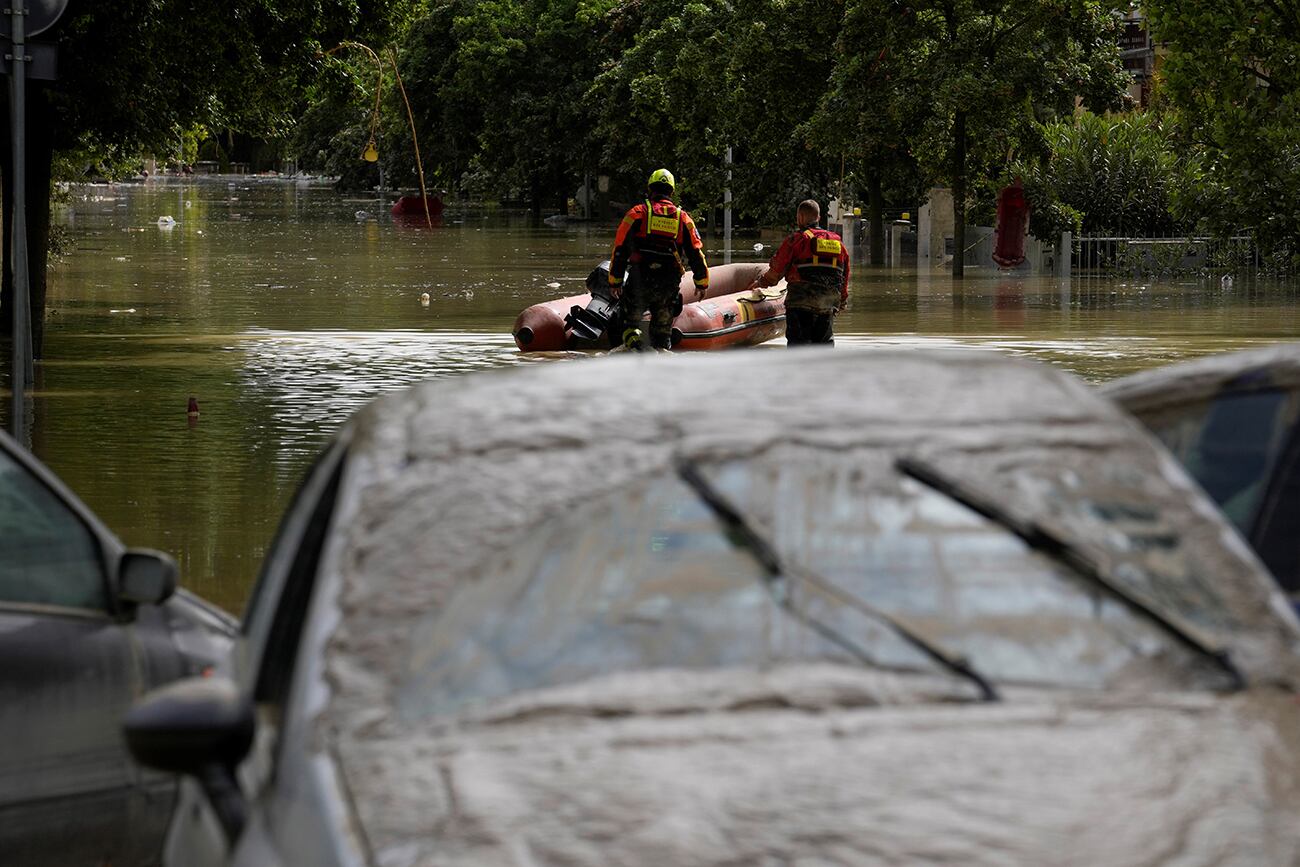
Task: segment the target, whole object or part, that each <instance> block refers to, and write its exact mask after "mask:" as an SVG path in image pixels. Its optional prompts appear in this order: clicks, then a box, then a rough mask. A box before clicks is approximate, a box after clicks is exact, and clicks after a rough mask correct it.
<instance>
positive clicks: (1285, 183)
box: [1144, 0, 1300, 267]
mask: <svg viewBox="0 0 1300 867" xmlns="http://www.w3.org/2000/svg"><path fill="white" fill-rule="evenodd" d="M1144 6H1145V7H1146V11H1147V14H1148V15H1149V18H1150V26H1151V30H1152V34H1153V36H1154V37H1155V38H1156V39H1157V40H1158V41H1159V42H1160V43H1161V44H1162V45H1164V46H1165V50H1166V51H1167V52H1168V53H1167V55H1166V57H1165V59H1164V63H1163V64H1162V66H1161V69H1160V79H1159V81H1158V85H1157V90H1156V92H1157V96H1158V98H1159V99H1160V100H1162V102H1163V103H1164V104H1166V105H1168V106H1169V108H1170V109H1171V110H1172V111H1173V112H1174V113H1175V114H1176V116H1177V117H1178V119H1179V121H1180V122H1181V123H1182V125H1183V127H1184V130H1185V135H1186V141H1187V142H1188V143H1189V144H1193V145H1200V146H1203V147H1204V148H1205V149H1206V151H1207V159H1206V175H1205V179H1204V183H1205V185H1206V187H1207V189H1209V190H1212V191H1214V192H1215V194H1216V195H1215V201H1214V207H1212V208H1211V209H1209V210H1208V211H1207V213H1206V220H1207V223H1208V228H1211V229H1214V230H1217V231H1220V232H1238V231H1242V230H1246V231H1250V232H1252V233H1254V234H1255V236H1256V238H1257V240H1258V242H1259V243H1260V244H1261V246H1262V247H1263V248H1264V250H1265V252H1268V253H1272V254H1273V255H1274V256H1275V257H1276V258H1277V260H1278V261H1279V264H1284V265H1287V266H1289V267H1300V242H1298V241H1297V240H1296V239H1297V238H1300V61H1297V58H1298V57H1300V7H1297V5H1296V4H1295V3H1294V2H1288V0H1213V2H1211V0H1156V2H1152V3H1147V4H1144Z"/></svg>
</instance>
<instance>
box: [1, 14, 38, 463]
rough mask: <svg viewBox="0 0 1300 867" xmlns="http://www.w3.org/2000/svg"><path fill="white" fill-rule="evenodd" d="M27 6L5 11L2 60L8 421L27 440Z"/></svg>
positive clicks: (30, 366)
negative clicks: (9, 194)
mask: <svg viewBox="0 0 1300 867" xmlns="http://www.w3.org/2000/svg"><path fill="white" fill-rule="evenodd" d="M26 15H27V10H26V9H22V8H19V7H18V6H17V5H15V6H14V8H13V9H11V10H9V43H10V45H9V53H8V54H7V55H6V56H5V59H6V60H8V61H9V63H10V70H9V127H10V130H11V132H12V134H13V183H12V189H13V196H14V201H13V206H12V210H13V237H12V244H11V247H10V251H9V261H10V269H11V270H12V272H13V275H14V283H13V285H14V292H13V305H14V336H13V350H14V352H13V366H12V367H11V368H10V370H11V371H12V373H13V376H12V378H11V383H12V385H13V390H14V403H13V411H12V415H11V418H12V421H13V429H14V439H16V440H18V441H19V442H20V443H23V444H26V442H27V435H26V431H27V420H26V418H25V416H26V414H27V412H26V411H27V386H28V384H29V383H31V382H32V380H33V379H35V378H36V374H35V369H34V365H33V363H32V317H31V310H29V309H28V302H29V301H30V296H29V294H28V293H29V292H30V289H29V288H28V286H29V283H30V277H29V275H28V273H27V84H26V76H27V68H26V65H25V64H26V63H27V57H26V51H27V44H26V43H27V37H26V34H25V33H24V28H25V26H26V22H25V21H24V20H23V19H24V18H25V17H26Z"/></svg>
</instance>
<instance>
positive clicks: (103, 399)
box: [0, 178, 1300, 610]
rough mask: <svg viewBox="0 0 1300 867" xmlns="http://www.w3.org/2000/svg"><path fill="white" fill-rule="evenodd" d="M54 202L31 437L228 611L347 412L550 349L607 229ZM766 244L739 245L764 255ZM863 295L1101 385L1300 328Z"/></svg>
mask: <svg viewBox="0 0 1300 867" xmlns="http://www.w3.org/2000/svg"><path fill="white" fill-rule="evenodd" d="M160 217H171V218H172V219H173V220H174V221H175V223H174V224H168V223H166V221H164V222H163V223H162V224H160V223H159V218H160ZM62 219H64V220H65V221H66V222H67V223H68V224H69V226H70V228H71V230H72V232H73V236H74V239H75V248H74V249H73V251H72V252H71V254H70V255H69V257H68V258H67V259H66V260H65V261H64V262H63V263H61V264H59V265H58V266H57V267H56V269H55V270H54V271H53V273H52V274H51V280H50V299H49V306H50V316H49V325H48V329H49V330H48V334H47V346H46V355H47V358H46V361H45V362H43V363H42V364H41V365H40V367H39V370H38V387H39V391H38V394H37V398H36V401H35V411H36V424H35V428H34V430H33V438H32V439H33V447H34V449H35V451H36V453H37V454H38V455H39V456H40V457H41V458H43V459H44V460H45V461H46V462H47V463H49V464H50V465H51V466H52V467H53V468H54V469H55V471H56V472H58V473H59V474H60V475H61V476H62V477H63V478H64V479H65V480H66V481H67V482H68V483H69V484H70V485H71V486H72V487H73V489H74V490H76V491H77V492H78V493H79V494H81V496H82V497H83V498H84V499H85V500H86V501H87V503H88V504H89V505H90V506H91V508H92V509H94V510H95V511H96V512H98V513H99V514H100V515H101V516H102V517H104V518H105V520H106V521H107V522H108V523H109V525H110V526H111V527H112V528H113V529H114V530H115V531H117V532H118V533H119V534H120V535H121V536H122V537H123V539H124V540H125V541H126V542H127V543H128V544H133V545H148V546H153V547H158V548H162V549H165V550H167V551H170V552H173V553H174V554H176V556H177V557H178V559H179V560H180V562H181V566H182V569H183V580H184V582H185V583H186V584H187V585H188V586H190V587H192V588H194V589H196V590H197V591H198V592H200V593H202V594H204V595H205V596H208V597H209V598H212V599H214V600H215V601H217V602H219V603H221V604H223V605H225V606H226V607H228V608H231V609H233V610H238V609H239V607H240V606H241V605H242V602H243V598H244V595H245V593H246V590H247V587H248V586H249V583H250V582H251V580H252V577H253V575H254V573H255V571H256V568H257V565H258V563H259V561H260V559H261V556H262V553H263V551H264V550H265V547H266V545H267V543H268V541H269V540H270V537H271V535H272V533H273V532H274V529H275V525H276V523H277V521H278V519H279V515H280V513H281V511H282V510H283V508H284V505H285V503H286V502H287V501H288V498H289V496H290V494H291V493H292V490H293V487H294V486H295V485H296V483H297V480H298V478H299V477H300V476H301V474H302V472H303V470H304V468H305V467H306V466H307V465H308V463H309V462H310V461H311V459H312V457H313V455H315V454H316V452H317V451H318V450H319V449H320V447H321V446H322V445H323V444H324V443H325V441H326V440H327V439H328V437H329V436H330V434H331V433H332V432H333V431H334V430H335V429H336V428H337V427H338V426H339V425H340V424H341V423H342V422H343V421H344V420H345V419H346V418H347V416H348V415H349V414H350V413H351V412H352V411H353V410H355V409H356V408H357V407H359V406H361V405H363V404H364V403H365V402H366V401H368V400H370V399H371V398H373V397H375V396H376V395H378V394H381V393H384V392H386V391H391V390H393V389H396V388H400V387H401V386H404V385H407V384H409V383H412V382H416V381H419V380H422V379H426V378H429V377H436V376H449V375H457V374H460V373H464V372H467V371H473V370H480V369H485V368H493V367H504V366H509V365H515V364H519V363H531V362H538V363H551V362H554V361H555V358H553V357H551V358H545V357H543V358H539V357H531V356H523V355H521V354H519V353H518V352H517V351H516V350H515V347H514V342H513V340H512V339H511V337H510V335H509V328H510V324H511V322H512V321H513V319H514V316H515V314H516V313H518V311H519V310H520V309H522V308H523V307H525V306H527V305H529V304H532V303H535V302H537V301H541V300H544V299H547V298H551V297H554V296H556V295H565V294H572V293H576V292H580V291H581V281H582V279H583V277H584V276H585V275H586V273H587V272H588V271H589V270H590V268H591V267H592V265H593V264H594V263H596V262H598V261H600V260H601V259H604V258H606V257H607V255H608V251H609V244H610V242H611V240H612V237H613V231H612V230H613V226H612V225H610V226H592V227H588V226H583V225H571V226H564V227H551V226H540V227H530V226H528V225H527V224H526V223H525V222H524V221H522V220H521V219H520V218H518V217H513V216H510V215H505V214H501V213H496V212H491V211H482V210H476V211H474V210H462V211H459V212H458V211H457V210H456V209H455V208H454V207H453V208H449V210H448V212H447V214H446V215H445V217H444V219H443V222H442V225H440V226H437V227H435V228H434V229H432V230H430V229H428V228H427V227H424V226H423V225H421V224H419V223H418V222H417V223H403V224H394V223H393V222H392V221H391V219H390V218H389V217H388V216H387V205H386V204H385V203H382V202H380V201H379V200H378V199H377V198H375V197H371V198H348V197H344V196H340V195H338V194H336V193H334V192H333V191H332V190H330V189H329V188H328V187H324V186H320V185H315V184H306V183H300V182H284V181H277V180H263V179H255V178H237V179H233V180H232V179H230V178H220V179H217V178H211V179H200V180H196V181H186V182H180V181H166V180H163V181H151V182H150V183H148V184H145V185H120V186H112V187H107V186H96V187H85V188H80V189H78V190H75V191H74V196H73V202H72V205H71V207H70V208H69V209H68V210H67V211H66V213H65V214H64V215H63V216H62ZM709 243H710V245H711V247H714V248H716V246H717V244H718V243H719V241H718V240H717V239H710V240H709ZM751 243H752V242H746V243H741V244H739V247H740V248H741V249H742V250H744V252H742V253H738V254H737V259H750V260H752V259H753V258H755V257H754V254H753V253H752V252H749V250H748V247H749V246H750V245H751ZM709 254H710V259H711V261H715V262H718V261H721V260H722V255H721V251H720V250H717V249H710V251H709ZM556 282H558V283H559V284H560V287H561V288H560V289H553V288H549V287H548V285H547V284H549V283H556ZM424 292H428V293H429V295H430V298H431V302H430V304H429V306H428V307H423V306H421V304H420V303H419V296H420V295H421V293H424ZM852 296H853V300H852V309H851V310H849V311H847V312H846V313H845V314H844V315H842V316H841V317H840V319H839V320H838V321H837V324H836V330H837V332H838V333H837V335H836V344H837V346H839V347H870V348H898V347H905V348H906V347H946V346H965V347H972V346H973V347H979V348H983V349H988V350H990V351H1003V352H1009V353H1013V354H1019V355H1026V356H1032V357H1036V358H1040V359H1044V360H1047V361H1050V362H1052V363H1056V364H1060V365H1061V366H1063V367H1066V368H1068V369H1070V370H1072V371H1074V372H1076V373H1079V374H1081V375H1082V376H1084V377H1086V378H1089V379H1092V380H1102V379H1107V378H1110V377H1113V376H1117V375H1120V374H1122V373H1127V372H1130V371H1133V370H1138V369H1142V368H1146V367H1151V366H1154V365H1158V364H1162V363H1165V362H1167V361H1171V360H1176V359H1180V358H1185V357H1190V356H1193V355H1199V354H1203V353H1207V352H1218V351H1224V350H1231V349H1237V348H1244V347H1246V346H1251V345H1255V344H1258V343H1267V342H1272V341H1276V340H1284V339H1295V338H1296V335H1297V333H1298V330H1297V326H1298V325H1300V316H1298V315H1297V313H1296V308H1295V303H1294V302H1295V291H1294V289H1293V288H1289V287H1286V286H1280V285H1276V284H1270V283H1267V282H1260V283H1256V284H1250V283H1249V282H1248V281H1246V280H1244V279H1242V278H1240V277H1239V278H1238V280H1237V281H1236V289H1235V290H1233V291H1229V292H1223V291H1221V289H1220V288H1219V285H1218V282H1217V280H1214V279H1206V280H1203V281H1199V282H1183V283H1159V284H1155V283H1141V282H1132V281H1122V280H1120V281H1099V280H1080V279H1077V278H1076V279H1075V280H1074V281H1073V282H1070V283H1065V284H1063V283H1061V282H1060V281H1057V280H1054V279H1049V278H1034V279H1007V278H996V277H981V276H975V277H973V278H971V279H968V280H967V281H965V283H964V284H962V285H956V286H955V285H954V284H953V283H952V282H951V281H950V280H948V279H947V277H946V276H945V275H943V274H942V273H941V272H936V273H933V274H930V273H924V272H923V273H917V272H916V271H886V270H878V269H877V270H873V269H870V268H867V267H865V266H859V267H858V268H857V269H856V270H855V272H854V277H853V286H852ZM780 345H781V341H776V342H775V343H773V344H769V345H768V346H766V347H761V348H760V349H758V350H757V351H777V347H779V346H780ZM749 351H755V350H749ZM562 363H570V362H562ZM191 395H193V396H195V397H196V398H197V399H198V401H199V406H200V410H201V414H200V416H199V418H198V420H197V421H196V422H194V423H192V424H191V423H190V421H189V420H188V419H187V417H186V413H185V408H186V405H187V401H188V398H189V396H191ZM7 412H8V401H7V400H6V401H3V407H2V408H0V417H3V415H4V414H7Z"/></svg>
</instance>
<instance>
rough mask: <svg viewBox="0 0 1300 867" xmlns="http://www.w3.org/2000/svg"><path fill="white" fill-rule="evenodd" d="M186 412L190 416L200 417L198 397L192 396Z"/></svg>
mask: <svg viewBox="0 0 1300 867" xmlns="http://www.w3.org/2000/svg"><path fill="white" fill-rule="evenodd" d="M185 414H186V415H188V416H189V417H190V418H198V417H199V399H198V398H197V397H191V398H190V404H189V406H188V407H187V408H186V410H185Z"/></svg>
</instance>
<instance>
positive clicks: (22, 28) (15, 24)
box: [0, 0, 68, 445]
mask: <svg viewBox="0 0 1300 867" xmlns="http://www.w3.org/2000/svg"><path fill="white" fill-rule="evenodd" d="M67 7H68V0H25V5H23V2H22V0H19V2H18V3H15V5H13V6H12V7H11V8H9V9H7V10H5V14H4V15H2V16H0V30H2V31H3V34H2V35H3V36H4V37H5V38H7V39H8V40H9V51H8V52H7V53H6V54H5V61H6V63H5V66H4V71H5V73H6V74H7V75H8V76H9V128H10V130H11V131H12V134H13V165H12V166H6V167H5V170H6V171H12V173H13V184H12V189H13V198H14V200H13V202H12V204H11V208H12V210H13V238H12V243H11V246H10V249H9V250H8V254H9V256H8V259H9V268H10V271H11V272H12V273H13V275H14V280H13V286H14V292H13V305H14V321H13V327H14V337H13V360H12V366H11V368H10V369H11V373H12V376H11V377H10V382H11V384H12V385H13V390H14V395H13V412H12V418H11V421H12V423H13V432H14V439H16V440H18V442H20V443H22V444H23V445H27V418H26V416H27V389H28V387H29V386H30V385H31V383H32V381H33V380H34V379H35V378H36V374H35V365H34V363H33V361H32V310H31V305H30V302H31V294H30V293H31V289H30V283H31V275H30V273H29V272H28V267H27V79H28V78H33V79H43V80H46V81H50V80H53V79H54V78H55V77H57V71H56V61H57V54H56V50H55V47H54V46H53V45H48V44H42V43H32V42H28V41H27V37H29V36H36V35H38V34H40V33H43V32H44V31H46V30H48V29H49V28H51V27H53V26H54V25H55V23H57V22H58V20H59V18H60V17H61V16H62V15H63V11H64V10H65V9H67ZM36 194H37V195H41V196H48V195H49V194H50V191H49V190H37V191H36ZM39 313H40V315H42V316H43V315H44V314H45V311H43V310H42V311H39Z"/></svg>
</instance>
